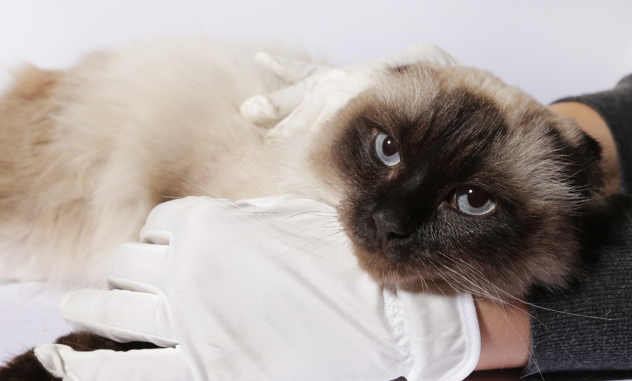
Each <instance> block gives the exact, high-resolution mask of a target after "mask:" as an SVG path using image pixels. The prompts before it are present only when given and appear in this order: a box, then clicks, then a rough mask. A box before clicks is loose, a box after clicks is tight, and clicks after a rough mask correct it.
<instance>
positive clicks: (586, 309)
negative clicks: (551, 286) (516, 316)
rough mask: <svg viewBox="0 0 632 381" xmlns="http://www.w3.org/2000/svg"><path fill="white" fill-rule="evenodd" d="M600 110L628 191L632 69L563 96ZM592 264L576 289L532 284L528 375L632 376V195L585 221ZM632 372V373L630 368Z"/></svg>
mask: <svg viewBox="0 0 632 381" xmlns="http://www.w3.org/2000/svg"><path fill="white" fill-rule="evenodd" d="M561 101H575V102H581V103H584V104H587V105H588V106H590V107H592V108H593V109H594V110H596V111H597V112H598V113H599V114H600V115H601V117H602V118H603V119H604V120H605V121H606V123H607V124H608V127H609V128H610V130H611V131H612V135H613V137H614V139H615V142H616V145H617V152H618V156H619V173H620V178H621V184H622V185H621V191H622V193H623V192H625V193H629V192H631V191H632V75H629V76H627V77H626V78H624V79H623V80H622V81H621V82H620V83H619V84H618V85H617V87H615V89H613V90H610V91H606V92H603V93H597V94H591V95H584V96H580V97H572V98H565V99H562V100H560V101H558V102H561ZM583 231H584V232H586V233H585V234H584V237H583V243H582V246H583V249H584V253H585V259H586V263H587V267H588V271H587V273H586V274H585V276H584V277H583V278H582V279H581V280H580V281H578V282H577V284H575V285H574V286H573V287H572V288H571V290H570V291H567V292H565V293H553V292H549V291H547V290H542V289H536V290H533V292H532V293H531V295H530V296H529V302H530V303H531V304H532V305H531V307H530V314H531V340H532V345H531V358H530V361H529V364H528V365H527V367H526V368H525V369H524V372H525V373H526V374H528V375H529V374H542V373H545V374H547V373H559V372H580V371H624V372H625V373H626V374H628V375H630V377H629V378H631V379H632V196H629V195H625V194H618V195H613V196H610V197H608V198H606V199H605V200H604V201H603V202H602V203H600V204H599V205H598V206H597V207H596V208H594V211H593V212H591V213H590V214H589V216H587V217H586V218H585V220H584V223H583ZM627 372H630V373H627Z"/></svg>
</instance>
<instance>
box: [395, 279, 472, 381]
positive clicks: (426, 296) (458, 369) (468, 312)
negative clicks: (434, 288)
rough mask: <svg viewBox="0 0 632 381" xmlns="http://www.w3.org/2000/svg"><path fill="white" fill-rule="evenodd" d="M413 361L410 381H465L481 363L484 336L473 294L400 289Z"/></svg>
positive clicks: (399, 296) (407, 338) (405, 326)
mask: <svg viewBox="0 0 632 381" xmlns="http://www.w3.org/2000/svg"><path fill="white" fill-rule="evenodd" d="M396 298H398V299H399V300H400V301H401V307H402V308H401V315H402V317H403V318H404V319H402V321H403V322H404V326H403V327H402V330H403V331H404V335H405V337H406V340H407V341H408V343H407V346H408V348H410V358H409V360H411V361H412V364H411V367H410V371H409V372H408V374H407V375H406V379H407V380H408V381H427V380H433V381H453V380H454V381H461V380H463V379H465V378H466V377H467V376H468V375H469V374H470V373H472V371H474V368H475V367H476V365H477V364H478V360H479V356H480V351H481V337H480V330H479V326H478V318H477V315H476V308H475V305H474V300H473V298H472V295H471V294H461V293H456V292H454V291H452V292H446V290H443V291H438V292H434V293H433V292H430V293H429V292H427V291H426V292H420V291H419V290H413V291H408V290H398V291H397V295H396Z"/></svg>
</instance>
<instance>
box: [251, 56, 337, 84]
mask: <svg viewBox="0 0 632 381" xmlns="http://www.w3.org/2000/svg"><path fill="white" fill-rule="evenodd" d="M255 60H256V61H257V62H259V63H260V64H262V65H264V66H265V67H267V68H268V69H270V70H272V72H273V73H274V74H275V75H276V76H277V77H279V78H281V79H283V80H285V81H287V82H290V83H297V82H298V81H301V80H303V79H305V78H307V77H309V76H310V75H311V74H313V73H314V72H316V71H317V70H320V69H323V68H327V66H324V65H319V64H315V63H312V62H303V61H298V60H293V59H290V58H284V57H279V56H276V55H274V54H270V53H266V52H258V53H257V54H255Z"/></svg>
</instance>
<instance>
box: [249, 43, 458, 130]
mask: <svg viewBox="0 0 632 381" xmlns="http://www.w3.org/2000/svg"><path fill="white" fill-rule="evenodd" d="M255 59H256V60H257V61H259V62H260V63H261V64H263V65H264V66H266V67H267V68H269V69H270V70H272V71H273V72H274V73H275V74H276V75H277V76H278V77H280V78H282V79H284V80H286V81H287V82H289V83H292V84H293V85H292V86H289V87H286V88H284V89H282V90H280V91H277V92H274V93H270V94H267V95H256V96H254V97H252V98H249V99H247V100H245V101H244V102H243V103H242V105H241V109H240V111H241V114H242V116H244V117H245V118H246V119H249V120H250V121H252V122H253V123H255V124H258V125H261V126H266V127H270V126H274V125H276V126H275V127H274V128H272V129H270V130H269V131H268V133H267V135H266V138H267V139H268V140H278V139H282V138H285V137H287V136H290V135H292V134H300V133H306V132H313V131H316V130H318V127H319V126H320V125H321V124H322V123H323V122H324V121H326V120H327V119H328V118H330V117H331V116H333V115H334V113H335V112H336V111H337V110H339V109H340V108H341V107H343V106H344V105H345V104H347V102H349V100H351V99H352V98H353V97H355V96H356V95H358V94H359V93H361V92H362V91H363V90H365V89H367V88H368V87H369V86H371V84H373V83H375V80H376V79H377V77H378V76H379V74H380V73H382V72H384V71H386V70H388V68H392V67H397V66H402V65H408V64H412V63H415V62H420V61H426V62H432V63H436V64H440V65H447V66H456V65H460V63H459V62H458V61H457V60H456V59H455V58H453V57H452V56H450V55H449V54H448V53H446V52H445V51H443V50H442V49H441V48H439V47H438V46H436V45H433V44H427V43H426V44H418V45H416V46H413V47H411V48H409V49H407V50H405V51H403V52H401V53H397V54H395V55H392V56H389V57H384V58H379V59H377V60H374V61H369V62H364V63H360V64H357V65H351V66H346V67H343V68H332V67H329V66H323V65H318V64H314V63H309V62H301V61H296V60H292V59H287V58H283V57H278V56H274V55H272V54H269V53H264V52H259V53H257V54H256V55H255ZM284 118H285V119H284ZM282 119H283V120H282Z"/></svg>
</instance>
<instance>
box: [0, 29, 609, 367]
mask: <svg viewBox="0 0 632 381" xmlns="http://www.w3.org/2000/svg"><path fill="white" fill-rule="evenodd" d="M258 50H266V51H269V52H272V53H275V54H278V55H280V56H284V57H289V58H296V59H302V60H308V59H309V58H308V56H307V55H306V54H304V53H302V52H300V51H297V50H292V49H283V48H280V47H278V46H274V45H267V46H266V45H254V44H251V45H247V44H234V43H227V42H219V41H215V40H212V39H208V38H205V37H197V38H179V39H177V38H176V39H162V40H157V41H149V42H141V43H136V44H132V45H130V46H128V47H125V48H122V49H119V50H115V51H110V52H100V53H95V54H92V55H90V56H88V57H86V58H85V59H84V60H83V61H82V62H81V63H80V64H79V65H78V66H77V67H75V68H73V69H70V70H68V71H65V72H49V71H42V70H39V69H36V68H33V67H29V68H26V69H24V70H23V71H22V72H21V73H20V74H19V76H18V78H17V80H16V83H15V84H14V87H13V88H12V89H11V90H10V91H9V92H8V93H7V94H6V95H5V96H4V98H3V99H2V100H1V101H0V134H1V135H0V155H1V157H2V159H1V161H0V211H1V214H0V224H1V225H2V229H1V231H0V235H1V236H0V261H1V263H2V266H0V279H2V280H41V279H53V280H75V281H79V282H84V283H90V282H98V281H99V280H100V279H102V278H103V274H104V270H105V263H106V262H107V259H108V255H109V254H110V253H111V252H112V251H113V250H114V248H116V247H117V246H118V245H120V244H121V243H123V242H126V241H134V240H136V236H137V234H138V231H139V229H140V227H141V226H142V224H143V221H144V219H145V218H146V216H147V214H148V213H149V211H150V210H151V209H152V207H154V206H155V205H157V204H158V203H160V202H163V201H167V200H169V199H171V198H179V197H184V196H189V195H204V196H213V197H225V198H230V199H243V198H251V197H260V196H268V195H281V194H290V195H291V196H292V197H306V198H312V199H316V200H319V201H321V202H325V203H328V204H330V205H334V206H336V208H337V210H338V212H339V218H340V220H341V222H342V224H343V226H344V228H345V232H346V234H347V236H348V237H349V239H350V240H351V242H352V244H353V247H354V250H355V253H356V255H357V257H358V259H359V263H360V266H361V267H362V268H363V269H364V270H366V271H367V272H368V273H369V274H371V275H372V276H373V277H374V278H375V279H376V280H378V281H384V282H395V283H398V284H408V283H413V282H419V281H420V280H421V279H423V280H424V281H442V282H447V283H448V284H449V285H450V286H452V287H454V288H455V289H457V290H459V291H468V292H472V293H473V294H475V295H480V296H483V297H488V298H492V299H496V300H509V299H512V298H520V297H522V296H523V295H524V293H525V292H526V290H527V289H528V288H529V287H531V286H534V285H539V286H544V287H548V288H563V287H565V286H566V285H567V284H568V283H569V282H570V280H572V279H573V277H574V276H577V274H579V273H581V267H582V262H581V246H580V244H579V233H580V231H581V217H582V215H583V213H584V208H585V206H586V204H587V203H588V202H589V201H590V200H591V199H593V198H594V197H595V196H596V195H597V194H598V193H599V191H600V189H601V187H602V186H603V175H602V171H601V149H600V146H599V144H598V143H597V142H596V141H595V140H594V139H592V138H591V137H589V136H588V135H587V134H585V133H584V132H583V131H582V130H581V129H580V128H579V127H578V126H577V125H576V124H575V123H574V122H573V121H572V120H571V119H569V118H565V117H561V116H558V115H556V114H554V113H553V112H551V111H550V110H548V109H547V108H546V107H545V106H543V105H541V104H539V103H538V102H537V101H535V100H534V99H533V98H531V97H529V96H528V95H526V94H524V93H523V92H522V91H520V90H519V89H517V88H515V87H512V86H508V85H506V84H504V83H502V82H501V81H500V80H499V79H498V78H496V77H494V76H493V75H492V74H491V73H489V72H486V71H482V70H478V69H474V68H468V67H447V66H442V65H437V64H433V63H428V62H418V63H415V64H408V65H403V66H396V67H389V66H387V65H385V66H384V68H383V71H382V72H381V73H379V76H378V78H377V79H376V83H375V85H373V86H371V87H370V88H369V89H367V90H366V91H363V92H361V93H360V94H358V95H357V96H355V97H354V98H353V99H352V100H351V101H350V102H349V103H348V104H347V105H346V106H344V107H343V108H342V109H341V110H340V111H339V112H338V113H337V114H336V115H335V116H334V117H332V118H331V119H330V120H328V121H326V123H324V124H323V126H322V127H321V128H320V129H319V130H318V131H316V132H314V133H309V134H307V133H306V134H303V135H299V136H292V137H289V138H287V139H284V140H281V141H277V142H266V139H265V136H266V131H267V130H266V129H265V128H262V127H259V126H255V125H254V124H252V123H250V122H249V121H247V120H246V119H244V118H243V117H242V116H241V115H240V114H239V105H240V104H241V102H242V101H243V100H244V99H246V98H248V97H250V96H253V95H255V94H266V93H270V92H272V91H276V90H278V89H281V88H283V87H285V86H287V85H288V84H287V83H284V82H283V81H282V80H280V79H278V78H276V77H275V76H274V75H273V74H272V73H270V72H268V71H266V70H265V69H264V68H262V67H259V66H257V64H256V63H255V61H254V60H253V54H254V53H255V52H256V51H258ZM73 335H81V334H73ZM73 335H71V336H69V337H67V338H62V339H60V340H62V342H64V343H67V344H70V345H71V346H72V345H75V344H76V347H80V346H82V345H83V344H77V343H78V342H81V340H84V339H83V338H81V336H79V338H78V336H73ZM88 337H90V335H88ZM64 340H65V341H64ZM90 340H97V341H98V340H101V342H100V343H101V344H98V345H97V346H96V348H98V347H99V345H110V344H107V343H106V342H107V340H106V339H101V338H93V339H90ZM23 356H27V358H28V356H32V352H28V353H26V354H25V355H23ZM21 358H22V357H20V358H18V359H16V360H14V362H13V363H11V364H12V365H11V366H9V367H8V368H5V370H0V375H2V373H1V372H3V371H4V372H8V370H7V369H13V368H12V367H15V365H14V364H16V361H17V362H20V361H21V360H20V361H18V360H19V359H21ZM7 374H8V373H7Z"/></svg>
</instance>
